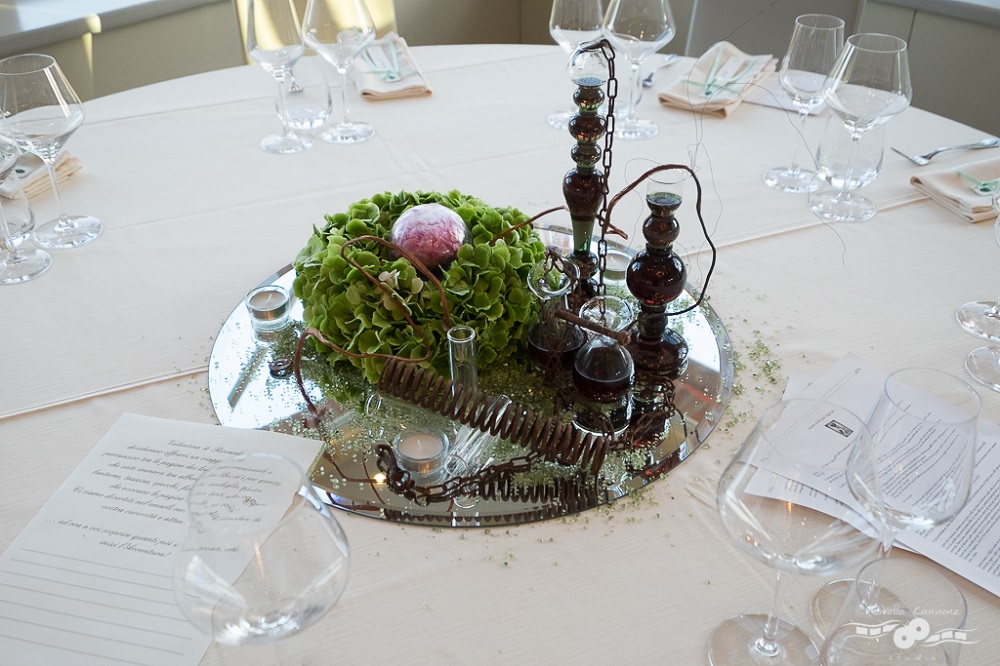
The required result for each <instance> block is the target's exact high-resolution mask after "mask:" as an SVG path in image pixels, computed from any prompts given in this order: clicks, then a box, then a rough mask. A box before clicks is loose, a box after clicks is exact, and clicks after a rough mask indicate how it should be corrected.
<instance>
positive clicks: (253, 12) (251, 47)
mask: <svg viewBox="0 0 1000 666" xmlns="http://www.w3.org/2000/svg"><path fill="white" fill-rule="evenodd" d="M304 53H305V47H304V46H303V45H302V36H301V34H300V31H299V19H298V16H296V14H295V8H294V7H293V6H292V2H291V0H249V4H248V6H247V54H248V55H249V56H250V59H251V60H253V61H254V62H255V63H257V64H258V65H260V66H261V67H262V68H263V69H264V71H266V72H267V73H269V74H270V75H271V76H273V77H274V79H275V81H277V82H278V97H277V109H278V117H279V118H280V119H281V130H282V131H281V134H272V135H269V136H265V137H264V138H263V139H261V140H260V147H261V148H262V149H264V150H265V151H266V152H269V153H277V154H280V155H286V154H288V153H297V152H299V151H302V150H305V149H306V148H309V147H310V146H311V145H312V143H313V140H312V137H311V136H309V135H304V134H296V133H295V132H293V131H292V127H291V124H290V123H289V117H288V100H287V98H286V96H285V87H286V86H285V83H286V82H287V81H288V80H289V78H290V77H291V74H292V66H293V65H294V64H295V63H296V62H298V60H299V58H301V57H302V55H303V54H304Z"/></svg>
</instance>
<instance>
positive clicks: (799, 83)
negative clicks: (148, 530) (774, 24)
mask: <svg viewBox="0 0 1000 666" xmlns="http://www.w3.org/2000/svg"><path fill="white" fill-rule="evenodd" d="M843 47H844V21H843V19H840V18H837V17H836V16H828V15H826V14H803V15H802V16H799V17H798V18H796V19H795V28H794V29H793V30H792V39H791V41H790V42H789V44H788V52H787V53H786V54H785V57H784V58H783V59H782V60H781V67H780V68H779V69H778V81H779V82H780V83H781V87H782V89H783V90H784V91H785V92H786V93H788V96H789V97H790V98H791V100H792V103H793V104H794V105H795V108H796V109H798V111H799V133H800V134H802V133H803V132H804V131H805V126H806V118H808V117H809V112H810V111H812V110H813V109H815V108H816V107H817V106H819V105H820V104H822V103H823V85H824V83H825V82H826V75H827V74H828V73H829V72H830V70H831V69H833V64H834V63H835V62H836V61H837V56H838V55H840V50H841V49H842V48H843ZM798 149H799V137H798V134H797V135H796V139H795V150H794V151H792V162H791V165H790V166H787V167H777V168H775V169H771V170H769V171H767V172H766V173H765V174H764V182H765V183H767V185H768V186H770V187H773V188H774V189H776V190H781V191H782V192H814V191H816V190H818V189H819V187H820V185H822V181H821V180H820V178H819V176H818V174H817V173H816V172H815V171H811V170H809V169H803V168H801V167H800V166H799V164H798V162H797V161H796V157H795V155H796V153H797V152H798Z"/></svg>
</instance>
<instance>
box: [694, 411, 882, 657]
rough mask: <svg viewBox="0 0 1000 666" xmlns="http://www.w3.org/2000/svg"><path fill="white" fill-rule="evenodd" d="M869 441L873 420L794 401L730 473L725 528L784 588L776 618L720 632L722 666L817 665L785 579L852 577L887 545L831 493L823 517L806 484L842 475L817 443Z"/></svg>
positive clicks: (765, 419)
mask: <svg viewBox="0 0 1000 666" xmlns="http://www.w3.org/2000/svg"><path fill="white" fill-rule="evenodd" d="M869 438H870V435H869V433H868V429H867V427H866V426H865V423H864V421H862V420H861V419H860V418H858V417H857V416H855V415H853V414H851V413H850V412H848V411H847V410H845V409H843V408H841V407H839V406H836V405H833V404H831V403H828V402H825V401H821V400H805V399H792V400H785V401H782V402H779V403H777V404H775V405H773V406H771V407H770V408H768V410H767V411H766V412H765V413H764V415H763V416H762V417H761V419H760V421H759V422H758V423H757V425H756V427H755V428H754V430H753V432H752V433H751V434H750V436H749V437H748V438H747V440H746V442H744V444H743V446H742V447H741V448H740V450H739V451H738V452H737V453H736V455H735V456H734V458H733V460H732V462H730V463H729V465H728V467H726V469H725V471H724V472H723V473H722V477H721V478H720V480H719V486H718V491H717V494H716V501H717V505H718V509H719V515H720V516H721V517H722V523H723V525H724V527H725V528H726V531H727V532H728V533H729V534H730V535H731V536H732V537H733V538H734V539H735V541H736V543H737V544H738V545H739V546H740V547H741V548H742V549H743V550H744V551H746V552H747V553H748V554H750V555H751V556H752V557H754V558H755V559H757V560H759V561H761V562H763V563H764V564H766V565H768V566H769V567H772V568H773V569H774V570H775V575H776V580H777V582H776V586H775V592H774V597H773V599H774V602H773V605H772V608H771V610H770V611H769V612H768V613H767V614H766V615H763V614H743V615H739V616H737V617H734V618H731V619H729V620H726V621H725V622H723V623H722V624H721V625H719V627H718V628H717V629H716V630H715V631H714V632H713V633H712V637H711V641H710V644H709V662H710V663H711V664H712V665H713V666H722V665H723V664H758V665H761V664H809V663H815V661H816V659H817V657H818V655H819V650H818V648H817V647H816V645H815V644H814V643H813V642H812V640H811V639H810V638H809V636H808V635H807V634H806V633H805V632H804V631H803V630H802V629H800V628H799V627H797V626H795V625H794V624H792V623H791V622H788V621H787V620H783V619H781V618H780V616H779V613H780V611H781V588H782V582H783V576H784V575H785V574H787V573H804V574H811V575H818V576H824V575H829V574H836V573H839V572H843V571H846V570H848V569H850V568H852V567H855V566H859V565H860V564H861V563H862V562H864V561H866V560H868V559H869V558H870V556H871V555H872V553H873V552H874V551H875V548H876V545H877V544H876V541H875V540H874V539H872V538H871V537H869V536H867V535H866V534H865V533H864V532H863V531H862V530H861V529H858V528H857V527H855V526H854V524H853V523H855V522H856V521H855V519H854V516H855V515H856V513H855V512H853V511H851V510H849V509H848V507H846V506H845V505H842V504H840V503H839V502H837V501H836V500H834V499H833V498H832V497H831V498H828V501H829V502H830V504H828V505H827V507H828V508H829V507H831V506H834V507H836V508H835V509H833V510H830V511H829V513H821V512H820V511H817V510H815V509H813V508H810V506H809V505H808V504H807V499H806V498H808V494H807V493H800V492H797V488H800V487H801V484H805V485H806V486H809V487H811V488H814V489H816V490H817V491H819V492H821V493H828V492H829V490H830V489H831V488H832V484H833V481H824V479H828V478H831V477H836V476H838V475H836V474H834V472H837V470H834V469H832V468H829V467H828V468H826V469H822V468H820V467H819V466H818V463H817V462H816V456H815V455H811V454H810V452H811V451H814V450H815V448H816V447H823V448H824V449H829V450H850V448H851V446H852V444H854V443H855V442H858V443H863V442H869ZM869 443H870V442H869ZM834 447H835V448H834ZM845 458H846V456H839V457H838V458H837V459H838V460H844V459H845ZM779 470H780V472H779ZM839 471H840V474H839V478H841V479H842V472H843V470H842V469H841V470H839Z"/></svg>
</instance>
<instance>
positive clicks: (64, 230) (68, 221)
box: [31, 215, 104, 250]
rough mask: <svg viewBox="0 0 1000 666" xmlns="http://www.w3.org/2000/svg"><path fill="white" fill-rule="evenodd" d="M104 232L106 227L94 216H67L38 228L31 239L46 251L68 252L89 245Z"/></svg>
mask: <svg viewBox="0 0 1000 666" xmlns="http://www.w3.org/2000/svg"><path fill="white" fill-rule="evenodd" d="M102 231H104V225H102V224H101V221H100V220H98V219H97V218H96V217H94V216H93V215H67V216H65V217H61V218H59V219H56V220H50V221H49V222H46V223H45V224H43V225H42V226H40V227H38V228H37V229H35V233H33V234H32V235H31V238H32V240H34V241H35V245H37V246H38V247H41V248H45V249H46V250H67V249H69V248H71V247H77V246H78V245H83V244H84V243H89V242H90V241H92V240H94V239H95V238H97V237H98V236H100V235H101V232H102Z"/></svg>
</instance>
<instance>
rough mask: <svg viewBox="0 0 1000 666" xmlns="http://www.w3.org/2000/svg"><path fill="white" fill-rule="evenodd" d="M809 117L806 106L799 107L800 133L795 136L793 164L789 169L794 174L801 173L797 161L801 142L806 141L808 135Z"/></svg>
mask: <svg viewBox="0 0 1000 666" xmlns="http://www.w3.org/2000/svg"><path fill="white" fill-rule="evenodd" d="M808 115H809V109H807V108H805V107H804V106H800V107H799V131H798V133H796V135H795V146H794V147H793V148H792V163H791V165H790V166H789V167H788V170H789V171H791V172H792V173H798V172H799V163H798V161H797V160H796V156H797V155H798V154H799V142H800V141H805V135H806V134H805V133H806V117H807V116H808Z"/></svg>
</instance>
